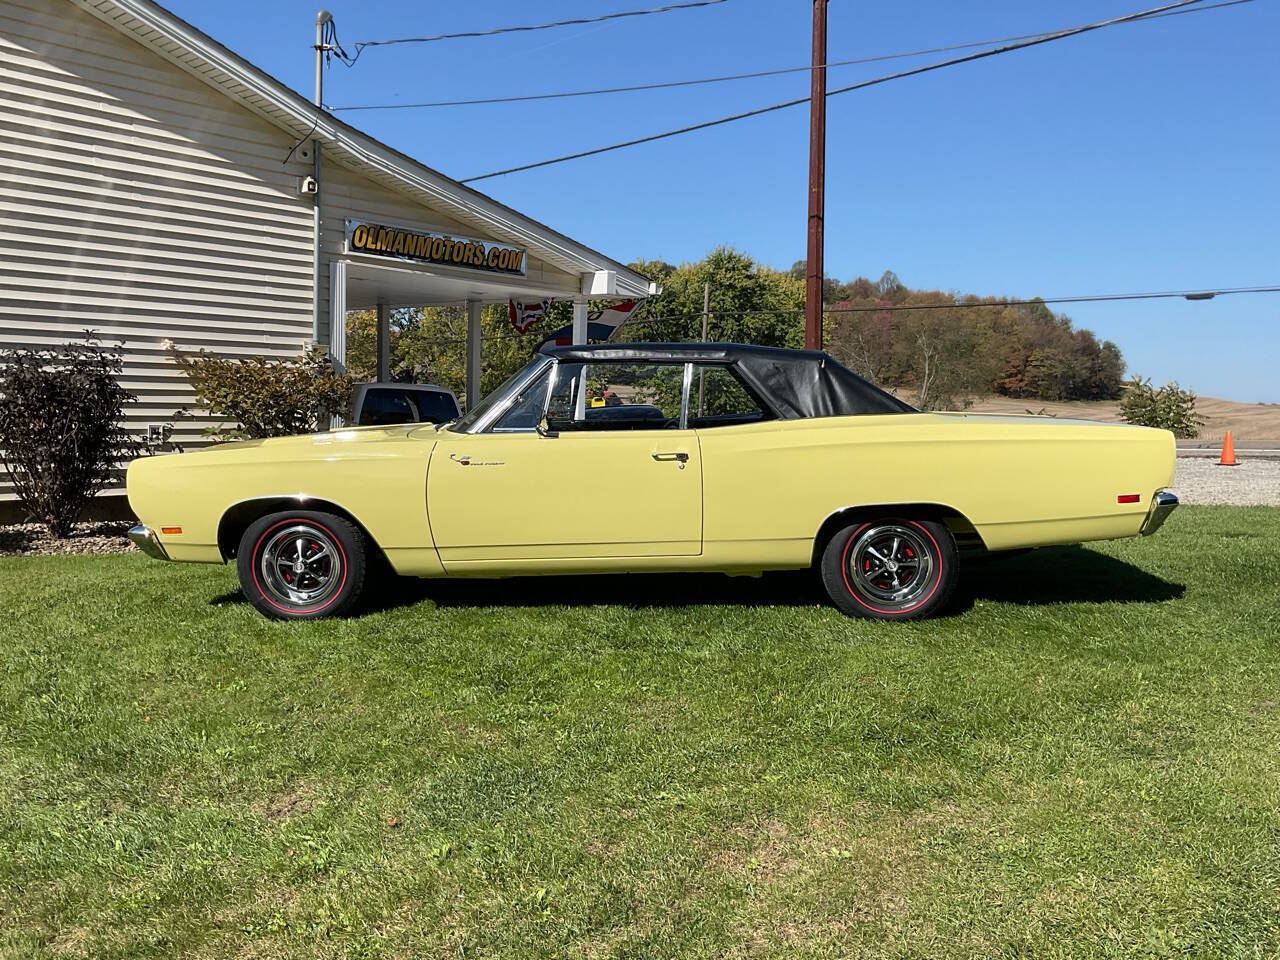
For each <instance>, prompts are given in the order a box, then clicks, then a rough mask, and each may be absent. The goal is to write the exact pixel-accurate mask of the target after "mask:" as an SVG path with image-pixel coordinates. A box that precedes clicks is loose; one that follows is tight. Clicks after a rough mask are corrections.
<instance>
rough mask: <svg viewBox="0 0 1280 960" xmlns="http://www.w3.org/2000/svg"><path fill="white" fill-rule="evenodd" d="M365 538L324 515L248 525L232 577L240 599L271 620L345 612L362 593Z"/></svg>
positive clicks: (288, 515)
mask: <svg viewBox="0 0 1280 960" xmlns="http://www.w3.org/2000/svg"><path fill="white" fill-rule="evenodd" d="M365 555H366V550H365V542H364V536H363V534H362V533H361V532H360V530H358V529H357V528H356V526H355V525H354V524H352V523H351V522H349V521H347V520H344V519H343V518H341V517H335V516H333V515H332V514H328V513H317V512H313V511H310V510H291V511H288V512H285V513H273V514H270V515H268V516H265V517H263V518H262V519H261V520H258V521H257V522H256V523H253V524H251V525H250V526H249V529H248V530H246V531H245V532H244V536H243V537H241V538H240V549H239V553H238V555H237V558H236V572H237V573H238V574H239V575H240V587H241V589H242V590H244V595H245V597H247V598H248V600H249V602H250V603H251V604H253V605H254V606H255V607H257V609H258V610H259V611H260V612H261V613H264V614H266V615H267V616H268V617H271V618H272V619H275V620H315V619H319V618H320V617H331V616H336V615H338V614H340V613H344V612H345V611H347V610H349V609H350V608H351V606H352V604H354V603H355V602H356V600H358V599H359V597H360V592H361V590H363V588H364V576H365V559H366V556H365Z"/></svg>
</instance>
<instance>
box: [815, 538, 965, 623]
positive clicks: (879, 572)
mask: <svg viewBox="0 0 1280 960" xmlns="http://www.w3.org/2000/svg"><path fill="white" fill-rule="evenodd" d="M821 565H822V582H823V585H824V586H825V587H826V588H827V594H828V596H830V597H831V600H832V602H833V603H834V604H835V605H836V606H837V607H839V608H840V610H841V611H843V612H844V613H847V614H849V615H851V616H858V617H872V618H874V619H877V620H913V619H916V618H918V617H926V616H929V615H930V614H931V613H934V612H936V611H937V610H938V609H940V608H941V607H942V606H943V604H945V603H946V601H947V599H948V598H949V597H950V596H951V591H952V590H953V589H954V588H955V583H956V574H957V562H956V543H955V539H954V538H953V537H952V536H951V531H949V530H948V529H947V527H946V525H945V524H942V523H938V522H937V521H934V520H909V519H906V518H902V517H885V518H882V519H876V520H869V521H864V522H861V523H856V524H851V525H850V526H847V527H845V528H844V529H843V530H840V531H838V532H837V533H836V535H835V536H834V537H832V538H831V541H830V542H829V543H828V544H827V547H826V549H825V550H824V551H823V554H822V562H821Z"/></svg>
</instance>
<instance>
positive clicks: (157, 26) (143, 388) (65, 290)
mask: <svg viewBox="0 0 1280 960" xmlns="http://www.w3.org/2000/svg"><path fill="white" fill-rule="evenodd" d="M315 142H318V143H319V144H320V156H321V163H320V170H319V174H320V175H319V178H318V179H319V189H320V193H319V201H318V203H317V200H316V196H315V195H314V194H313V193H310V192H308V190H310V189H312V186H313V184H312V182H309V180H308V178H311V177H314V176H315V173H316V170H315V157H314V152H313V151H314V143H315ZM295 146H296V148H295ZM291 150H292V154H290V151H291ZM286 157H288V158H289V159H288V160H287V162H286ZM317 206H318V208H319V218H318V219H319V226H318V229H317V226H316V223H315V220H316V216H315V213H316V207H317ZM317 233H318V238H319V242H318V244H317V242H316V236H317ZM649 292H650V285H649V281H648V280H647V279H646V278H644V277H642V276H640V275H639V274H637V273H635V272H634V271H632V270H629V269H627V267H625V266H624V265H623V264H620V263H617V262H615V261H614V260H611V259H610V258H608V257H606V256H605V255H604V254H601V253H598V252H596V251H595V250H592V249H590V248H588V247H585V246H583V245H582V244H580V243H578V242H576V241H574V240H573V239H571V238H569V237H566V236H564V235H563V234H560V233H557V232H556V231H555V230H552V229H551V228H550V227H547V226H544V225H543V224H541V223H538V222H536V221H534V220H532V219H530V218H529V217H526V216H524V215H522V214H520V213H518V212H517V211H515V210H512V209H510V208H509V207H506V206H503V205H502V204H500V203H498V202H497V201H495V200H493V199H491V198H489V197H487V196H485V195H483V194H481V193H479V192H477V191H475V190H472V189H470V188H469V187H465V186H463V185H462V184H460V183H457V182H456V181H454V180H450V179H449V178H448V177H445V176H443V175H442V174H440V173H437V172H436V171H434V170H432V169H430V168H428V167H426V166H423V165H422V164H420V163H418V162H417V161H415V160H413V159H411V158H410V157H407V156H405V155H404V154H401V153H399V152H397V151H395V150H393V149H391V148H390V147H388V146H386V145H385V144H382V143H380V142H378V141H377V140H375V139H373V138H372V137H369V136H367V135H365V134H363V133H361V132H360V131H359V130H356V129H354V128H353V127H350V126H348V125H347V124H345V123H343V122H342V121H340V120H338V119H336V118H335V117H333V116H332V115H331V114H328V113H325V112H321V111H318V110H317V109H316V108H315V107H314V106H313V105H312V104H311V102H310V101H309V100H308V99H307V98H305V97H303V96H301V95H299V94H298V93H296V92H294V91H293V90H290V89H288V88H287V87H285V86H283V85H282V84H280V83H279V82H278V81H276V80H274V79H272V78H271V77H270V76H268V75H267V74H266V73H264V72H263V71H261V70H259V69H258V68H257V67H255V66H253V65H252V64H250V63H248V62H247V61H245V60H243V59H242V58H240V57H238V56H237V55H236V54H234V53H232V52H231V51H230V50H228V49H227V48H226V47H224V46H222V45H221V44H220V43H218V42H217V41H216V40H214V39H212V38H211V37H209V36H207V35H205V34H203V33H201V32H200V31H198V30H196V29H195V28H194V27H192V26H191V25H190V24H188V23H185V22H184V21H182V20H181V19H179V18H178V17H175V16H174V15H173V14H171V13H169V12H168V11H166V10H164V9H163V8H162V7H160V6H158V5H156V4H155V3H152V2H150V0H0V346H7V345H15V344H20V345H25V346H41V345H54V344H59V343H63V342H66V341H68V340H72V339H76V338H78V337H79V335H80V334H81V332H82V331H84V330H85V329H87V328H91V329H93V330H96V331H97V332H98V333H99V334H100V335H101V336H102V337H103V338H104V339H113V340H114V339H123V340H124V343H125V348H124V349H125V353H126V363H125V375H124V381H125V384H126V386H127V387H128V388H129V389H130V390H132V391H133V392H135V393H136V394H137V395H138V398H139V402H138V403H137V404H135V405H133V407H132V409H131V410H130V412H129V421H130V426H131V428H133V429H135V430H137V431H138V432H143V431H145V429H146V427H147V425H148V424H151V423H167V422H169V421H170V420H171V419H172V415H173V412H174V411H175V410H176V409H178V408H179V407H184V406H192V405H193V397H192V395H191V393H190V391H189V389H188V386H187V383H186V379H185V377H184V376H183V375H182V374H181V373H180V371H179V370H178V369H177V367H176V366H175V364H174V363H173V361H172V360H171V359H170V358H169V355H168V353H167V351H166V349H165V347H164V346H163V344H164V343H165V341H168V340H172V341H173V342H174V343H175V344H176V345H177V346H178V347H179V348H181V349H185V350H195V349H199V348H201V347H203V348H205V349H207V350H209V351H211V352H216V353H220V354H224V355H230V356H248V355H259V356H266V357H285V356H289V355H294V354H297V353H299V352H300V351H302V350H303V349H304V348H306V347H307V346H308V345H310V344H312V343H318V344H322V345H324V346H326V347H327V348H328V349H329V350H330V352H331V354H332V356H333V357H334V358H335V360H336V361H338V362H339V363H340V362H341V361H342V360H343V358H344V353H345V342H344V341H345V334H346V325H345V311H347V310H351V309H358V308H367V307H374V306H377V305H378V304H385V305H387V306H389V307H390V306H398V305H426V304H461V303H464V302H466V303H470V304H474V305H475V306H474V308H473V309H472V310H471V314H470V315H471V318H472V323H471V330H472V337H471V343H470V344H469V347H470V349H471V354H470V358H469V359H470V363H469V368H470V370H471V371H472V376H478V363H479V359H478V358H479V352H478V332H479V305H480V304H482V303H485V302H506V300H507V299H508V298H509V297H513V296H514V297H517V298H523V299H526V300H531V299H538V298H543V297H556V298H574V299H575V300H577V301H579V302H580V303H581V304H582V306H581V307H580V308H579V309H578V310H577V311H576V312H575V319H577V320H580V322H581V323H582V324H583V326H582V328H581V329H585V312H586V311H585V301H586V299H587V298H590V297H594V296H617V297H628V298H629V297H644V296H646V295H647V294H649ZM382 315H383V317H384V318H385V311H382ZM211 422H212V421H210V420H207V419H205V420H202V419H199V418H195V419H192V420H188V421H185V422H184V423H183V424H182V432H181V433H178V434H175V439H176V440H179V441H180V442H183V443H186V444H198V443H199V442H200V433H201V431H202V429H203V428H204V427H205V426H207V425H209V424H210V423H211ZM5 497H11V494H10V493H9V492H8V489H7V487H4V486H3V484H2V482H0V498H5Z"/></svg>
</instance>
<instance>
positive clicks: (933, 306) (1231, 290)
mask: <svg viewBox="0 0 1280 960" xmlns="http://www.w3.org/2000/svg"><path fill="white" fill-rule="evenodd" d="M1236 293H1280V284H1276V285H1273V286H1258V287H1222V288H1218V289H1208V290H1204V289H1202V290H1161V291H1157V292H1150V293H1091V294H1079V295H1075V296H1069V297H1033V298H1031V299H1029V300H1007V299H998V300H957V301H953V302H951V303H899V304H884V305H879V306H874V307H828V308H825V309H824V310H823V311H822V312H823V313H896V312H900V311H914V310H954V309H956V308H970V307H1029V306H1034V305H1035V304H1049V303H1114V302H1118V301H1128V300H1176V299H1189V300H1210V299H1213V298H1214V297H1224V296H1229V295H1231V294H1236ZM440 306H442V307H445V308H447V309H452V310H460V309H461V307H460V306H459V305H457V304H442V305H440ZM803 313H804V309H803V308H797V309H793V310H712V311H711V315H712V316H713V317H716V318H719V317H758V316H775V317H776V316H796V317H799V316H802V315H803ZM701 317H702V312H701V311H690V312H688V313H669V314H666V315H664V316H661V317H638V318H636V319H635V320H628V321H627V322H626V327H627V328H629V329H633V330H634V329H635V328H636V327H646V326H652V325H654V324H658V323H664V322H667V321H670V320H688V319H691V318H693V319H701ZM553 323H554V321H553ZM559 329H562V328H561V327H560V326H555V327H554V328H553V329H551V330H542V331H535V335H538V334H540V335H542V336H544V337H545V336H546V335H548V334H549V333H554V332H555V331H556V330H559ZM524 337H525V334H521V333H498V334H493V335H491V336H488V337H485V338H484V342H485V343H490V342H492V341H494V340H522V339H524ZM466 342H467V338H466V337H465V336H454V337H441V338H439V339H436V340H424V341H419V343H420V344H421V345H422V346H429V347H435V346H446V345H449V344H465V343H466ZM530 342H532V339H531V340H530Z"/></svg>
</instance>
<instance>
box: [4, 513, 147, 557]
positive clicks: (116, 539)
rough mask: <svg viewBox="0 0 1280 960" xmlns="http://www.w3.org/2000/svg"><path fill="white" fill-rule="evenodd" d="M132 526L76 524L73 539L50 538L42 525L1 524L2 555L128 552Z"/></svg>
mask: <svg viewBox="0 0 1280 960" xmlns="http://www.w3.org/2000/svg"><path fill="white" fill-rule="evenodd" d="M131 526H133V524H131V523H129V522H127V521H120V520H112V521H98V522H93V523H77V524H76V526H75V530H74V531H73V532H72V534H71V536H69V537H67V538H66V539H65V540H59V539H56V538H54V537H51V536H49V531H48V530H47V529H46V528H45V526H44V524H42V523H10V524H3V525H0V556H14V555H18V556H37V555H45V556H52V555H60V554H88V555H97V554H107V553H128V552H129V551H131V550H133V549H134V546H133V544H132V543H130V542H129V538H128V537H127V536H126V535H125V534H126V533H127V532H128V530H129V528H130V527H131Z"/></svg>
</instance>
